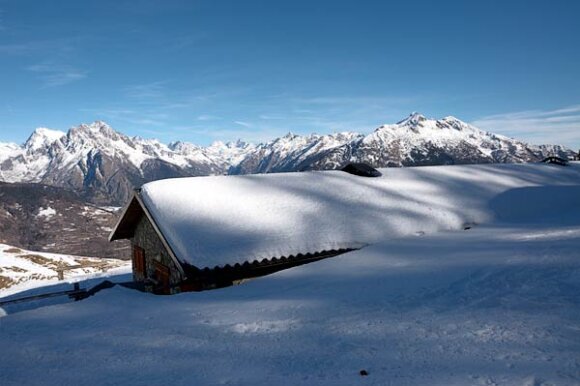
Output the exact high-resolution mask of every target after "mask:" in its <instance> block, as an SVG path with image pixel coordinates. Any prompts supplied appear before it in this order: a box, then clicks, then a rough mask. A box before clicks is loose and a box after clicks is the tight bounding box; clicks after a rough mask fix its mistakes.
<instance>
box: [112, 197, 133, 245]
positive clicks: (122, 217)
mask: <svg viewBox="0 0 580 386" xmlns="http://www.w3.org/2000/svg"><path fill="white" fill-rule="evenodd" d="M136 198H137V192H136V191H134V192H133V196H132V197H131V199H130V200H129V202H128V203H127V204H126V205H125V207H124V208H123V212H122V213H121V215H120V216H119V219H118V220H117V223H116V224H115V226H114V227H113V230H112V231H111V233H109V237H108V240H109V242H111V241H115V240H123V239H125V237H123V236H119V235H118V233H119V231H120V228H121V227H122V225H123V223H124V222H125V218H126V216H127V212H128V211H129V208H131V205H133V203H134V202H135V200H136ZM137 202H138V201H137Z"/></svg>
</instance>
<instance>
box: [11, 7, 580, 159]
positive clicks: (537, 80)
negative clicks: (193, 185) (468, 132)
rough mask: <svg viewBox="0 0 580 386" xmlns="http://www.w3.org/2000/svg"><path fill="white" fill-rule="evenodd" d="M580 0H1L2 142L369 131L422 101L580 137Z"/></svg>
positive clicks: (534, 131) (535, 132)
mask: <svg viewBox="0 0 580 386" xmlns="http://www.w3.org/2000/svg"><path fill="white" fill-rule="evenodd" d="M578 15H580V2H579V1H574V0H570V1H516V0H513V1H509V0H506V1H494V0H490V1H477V2H476V1H418V0H407V1H361V0H358V1H341V0H336V1H314V0H310V1H302V0H292V1H252V0H245V1H222V0H213V1H210V0H206V1H193V0H189V1H171V0H167V1H153V0H151V1H124V0H115V1H108V0H100V1H96V0H95V1H79V0H74V1H69V0H59V1H44V0H42V1H41V0H37V1H32V0H0V58H1V60H0V86H1V87H0V141H13V142H22V141H24V140H25V139H26V137H27V136H28V135H29V134H30V132H31V131H32V130H33V129H34V128H35V127H39V126H44V127H50V128H56V129H61V130H66V129H68V128H69V127H71V126H74V125H77V124H79V123H81V122H92V121H94V120H104V121H106V122H108V123H109V124H111V125H112V126H113V127H114V128H116V129H118V130H120V131H122V132H124V133H126V134H129V135H141V136H143V137H155V138H159V139H160V140H162V141H164V142H169V141H173V140H178V139H179V140H187V141H190V142H194V143H198V144H202V145H206V144H209V143H211V142H212V141H214V140H234V139H237V138H242V139H246V140H250V141H260V140H268V139H271V138H273V137H276V136H279V135H283V134H285V133H286V132H288V131H292V132H295V133H301V134H306V133H311V132H318V133H330V132H336V131H343V130H356V131H361V132H369V131H371V130H372V129H374V128H375V127H377V126H379V125H381V124H383V123H393V122H396V121H398V120H400V119H402V118H403V117H405V116H406V115H408V114H409V113H411V112H412V111H419V112H421V113H423V114H425V115H427V116H429V117H435V118H440V117H444V116H447V115H453V116H456V117H458V118H460V119H463V120H465V121H468V122H472V123H475V124H477V125H479V126H480V127H482V128H484V129H487V130H491V131H495V132H499V133H502V134H507V135H510V136H514V137H517V138H522V139H526V140H528V141H530V142H533V143H544V142H551V143H554V142H557V143H563V144H566V145H569V146H573V147H575V148H577V147H580V22H579V21H578Z"/></svg>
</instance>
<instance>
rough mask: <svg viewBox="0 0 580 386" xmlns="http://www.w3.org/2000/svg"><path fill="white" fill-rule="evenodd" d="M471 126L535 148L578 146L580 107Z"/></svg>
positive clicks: (489, 119)
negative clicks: (524, 142) (526, 142)
mask: <svg viewBox="0 0 580 386" xmlns="http://www.w3.org/2000/svg"><path fill="white" fill-rule="evenodd" d="M471 124H473V125H475V126H477V127H479V128H482V129H485V130H489V131H492V132H497V133H501V134H505V135H508V136H510V137H514V138H518V139H523V140H526V141H528V142H530V143H534V144H548V143H549V144H562V145H566V146H571V147H574V148H576V147H579V146H580V105H574V106H568V107H564V108H560V109H555V110H528V111H517V112H512V113H506V114H496V115H490V116H487V117H482V118H479V119H476V120H474V121H472V122H471Z"/></svg>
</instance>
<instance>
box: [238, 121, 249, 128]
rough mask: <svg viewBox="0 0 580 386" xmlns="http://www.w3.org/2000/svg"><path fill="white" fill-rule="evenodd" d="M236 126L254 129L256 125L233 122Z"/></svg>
mask: <svg viewBox="0 0 580 386" xmlns="http://www.w3.org/2000/svg"><path fill="white" fill-rule="evenodd" d="M233 122H234V123H235V124H236V125H239V126H242V127H247V128H250V127H254V125H252V124H251V123H248V122H244V121H233Z"/></svg>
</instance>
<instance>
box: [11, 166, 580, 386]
mask: <svg viewBox="0 0 580 386" xmlns="http://www.w3.org/2000/svg"><path fill="white" fill-rule="evenodd" d="M579 166H580V165H578V164H575V165H573V166H571V167H570V168H567V169H564V168H558V167H550V166H545V168H548V169H540V168H536V167H531V168H530V169H529V170H528V171H526V172H525V173H524V172H522V173H521V176H520V178H522V179H523V180H525V181H528V182H530V183H529V184H528V186H522V185H521V184H513V185H510V184H512V182H510V181H513V177H509V178H508V177H506V176H505V173H502V172H501V171H497V172H496V173H495V177H494V176H493V173H491V172H490V173H486V174H482V173H481V172H480V169H479V167H474V168H473V169H472V173H471V174H474V175H478V174H480V175H482V176H485V178H490V179H493V180H495V182H494V184H497V183H498V182H497V181H504V182H503V183H502V184H503V185H506V186H507V188H506V189H501V190H498V191H495V193H493V192H492V193H486V194H485V195H479V194H476V196H475V198H473V200H472V201H471V202H470V203H471V204H473V205H475V208H476V209H478V210H483V212H484V213H489V214H490V218H489V222H487V223H485V224H479V225H473V224H472V227H471V229H467V230H463V229H462V230H448V231H441V232H436V233H431V234H424V235H421V233H417V234H411V235H408V236H405V237H399V238H389V239H387V240H383V241H380V242H377V243H375V244H373V245H371V246H368V247H366V248H364V249H362V250H360V251H356V252H351V253H348V254H345V255H341V256H338V257H335V258H331V259H326V260H323V261H319V262H316V263H312V264H308V265H304V266H301V267H297V268H293V269H290V270H286V271H282V272H279V273H276V274H274V275H271V276H268V277H264V278H260V279H257V280H253V281H251V282H248V283H245V284H243V285H240V286H235V287H230V288H225V289H221V290H215V291H206V292H201V293H184V294H180V295H174V296H155V295H150V294H145V293H139V292H136V291H132V290H128V289H123V288H113V289H111V290H106V291H103V292H100V293H98V294H97V295H96V296H95V297H92V298H89V299H87V300H84V301H82V302H78V303H69V304H61V305H57V306H51V307H44V308H39V309H36V310H30V311H25V312H18V313H13V314H11V312H10V309H8V308H7V309H6V310H5V311H6V312H7V313H8V315H7V316H4V317H2V318H0V348H1V350H0V384H2V385H32V384H47V385H62V384H78V383H82V384H89V385H92V384H94V385H102V384H108V385H113V384H139V385H145V384H148V385H149V384H172V385H192V384H196V385H216V384H231V385H238V384H242V385H256V384H257V385H279V384H288V385H300V384H312V385H318V384H325V385H357V384H361V385H362V384H365V385H367V384H372V385H577V384H579V382H580V322H579V321H580V254H579V252H578V251H579V250H580V194H578V193H579V190H580V178H578V177H577V179H576V183H575V184H574V183H573V182H574V180H573V178H572V174H573V173H578V167H579ZM449 169H454V168H449ZM456 170H457V172H458V173H463V172H462V170H464V171H465V173H467V172H468V171H469V169H464V168H458V169H456ZM544 170H550V172H549V173H551V175H552V176H553V178H552V179H547V177H548V175H549V174H548V172H545V171H544ZM444 174H446V176H448V175H450V174H453V173H444ZM468 174H469V173H468ZM445 178H447V181H448V182H449V184H448V185H447V188H446V189H447V190H446V192H447V193H449V192H452V191H455V190H457V189H460V187H459V186H457V184H455V183H454V181H455V180H454V179H448V177H445ZM564 180H566V181H568V182H566V183H565V184H564ZM532 181H535V183H532ZM440 186H441V187H444V186H445V184H443V183H442V185H440ZM510 186H511V187H510ZM481 189H485V185H484V184H482V185H481ZM464 193H465V194H466V195H469V194H472V195H473V194H474V193H477V192H475V190H469V191H465V192H464ZM424 199H425V200H428V199H435V198H433V197H431V196H430V195H428V194H426V195H424ZM464 204H465V201H457V202H455V201H453V200H451V199H450V200H449V201H448V205H449V206H450V207H451V208H453V210H454V212H456V213H458V214H459V215H462V213H464V211H465V210H471V209H472V208H471V207H467V206H466V207H463V206H462V205H464ZM363 369H364V370H366V371H367V372H368V376H365V377H362V376H360V375H359V372H360V371H361V370H363Z"/></svg>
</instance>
